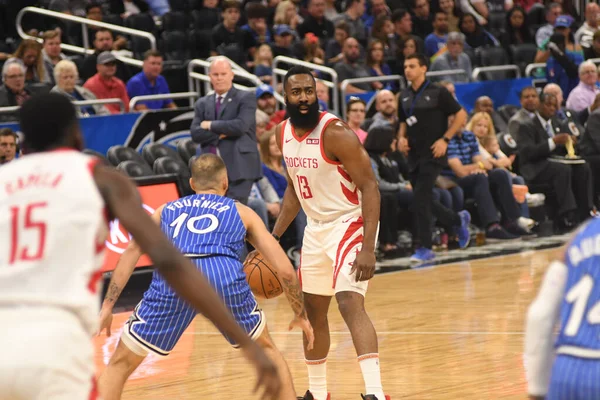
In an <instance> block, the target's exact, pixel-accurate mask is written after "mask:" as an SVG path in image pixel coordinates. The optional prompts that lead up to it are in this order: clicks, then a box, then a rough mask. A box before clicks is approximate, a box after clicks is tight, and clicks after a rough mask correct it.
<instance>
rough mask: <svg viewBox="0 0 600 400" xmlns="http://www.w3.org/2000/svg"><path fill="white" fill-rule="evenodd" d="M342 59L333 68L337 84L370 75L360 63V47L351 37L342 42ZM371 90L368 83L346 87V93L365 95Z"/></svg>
mask: <svg viewBox="0 0 600 400" xmlns="http://www.w3.org/2000/svg"><path fill="white" fill-rule="evenodd" d="M343 53H344V59H343V60H342V61H340V62H339V63H337V64H336V65H335V66H334V67H333V68H334V69H335V72H337V74H338V80H339V82H342V81H344V80H345V79H354V78H367V77H370V76H371V74H370V73H369V71H368V70H367V67H366V66H365V65H363V64H362V63H361V62H360V60H359V59H360V45H359V44H358V41H357V40H356V39H354V38H353V37H349V38H348V39H346V41H345V42H344V48H343ZM370 90H371V84H370V83H355V84H353V85H348V86H346V93H365V92H368V91H370Z"/></svg>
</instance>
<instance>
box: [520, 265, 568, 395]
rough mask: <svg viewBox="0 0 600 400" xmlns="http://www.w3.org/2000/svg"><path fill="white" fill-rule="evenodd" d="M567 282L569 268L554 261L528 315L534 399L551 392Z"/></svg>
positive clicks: (527, 352) (530, 389)
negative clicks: (557, 325) (558, 323)
mask: <svg viewBox="0 0 600 400" xmlns="http://www.w3.org/2000/svg"><path fill="white" fill-rule="evenodd" d="M566 282H567V267H566V266H565V264H564V263H563V262H561V261H554V262H553V263H552V264H550V267H549V268H548V271H547V272H546V276H545V277H544V280H543V282H542V285H541V287H540V291H539V292H538V295H537V297H536V298H535V300H534V301H533V303H531V306H529V311H528V312H527V322H526V326H525V354H524V361H525V374H526V376H527V391H528V393H529V396H530V398H531V399H542V398H544V396H545V395H546V392H547V391H548V385H549V383H550V372H551V369H552V359H553V358H554V354H553V343H554V340H553V339H554V327H555V326H556V323H557V321H558V316H559V311H560V304H561V301H562V299H563V295H564V290H565V285H566Z"/></svg>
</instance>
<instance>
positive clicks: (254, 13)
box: [244, 3, 269, 19]
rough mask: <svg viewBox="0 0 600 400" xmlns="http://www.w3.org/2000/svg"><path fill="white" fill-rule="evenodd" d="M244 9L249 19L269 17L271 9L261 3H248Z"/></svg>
mask: <svg viewBox="0 0 600 400" xmlns="http://www.w3.org/2000/svg"><path fill="white" fill-rule="evenodd" d="M244 11H245V13H246V18H247V19H254V18H267V17H268V15H269V10H268V9H267V7H265V6H264V5H262V4H261V3H247V4H246V7H245V10H244Z"/></svg>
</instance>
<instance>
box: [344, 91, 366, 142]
mask: <svg viewBox="0 0 600 400" xmlns="http://www.w3.org/2000/svg"><path fill="white" fill-rule="evenodd" d="M366 115H367V105H366V104H365V102H364V101H363V100H362V99H359V98H358V97H354V96H352V97H350V100H349V101H348V103H346V123H347V124H348V126H349V127H350V129H352V130H353V131H354V133H356V136H358V140H360V142H361V143H364V142H365V139H366V138H367V132H365V131H364V130H363V129H362V125H363V123H364V122H365V117H366Z"/></svg>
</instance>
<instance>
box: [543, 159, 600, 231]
mask: <svg viewBox="0 0 600 400" xmlns="http://www.w3.org/2000/svg"><path fill="white" fill-rule="evenodd" d="M531 183H540V184H549V185H550V186H551V187H552V189H553V191H554V193H555V194H556V201H557V202H558V214H559V215H561V216H562V215H565V214H566V213H568V212H572V211H575V210H577V211H578V214H579V217H580V219H585V218H587V217H588V216H589V212H590V210H591V209H592V208H593V204H594V203H593V182H592V171H591V170H590V166H589V165H588V164H587V163H586V164H561V163H557V162H548V164H547V166H546V168H544V169H543V170H542V171H541V172H540V173H538V175H537V176H536V177H535V178H534V179H532V180H531Z"/></svg>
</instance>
